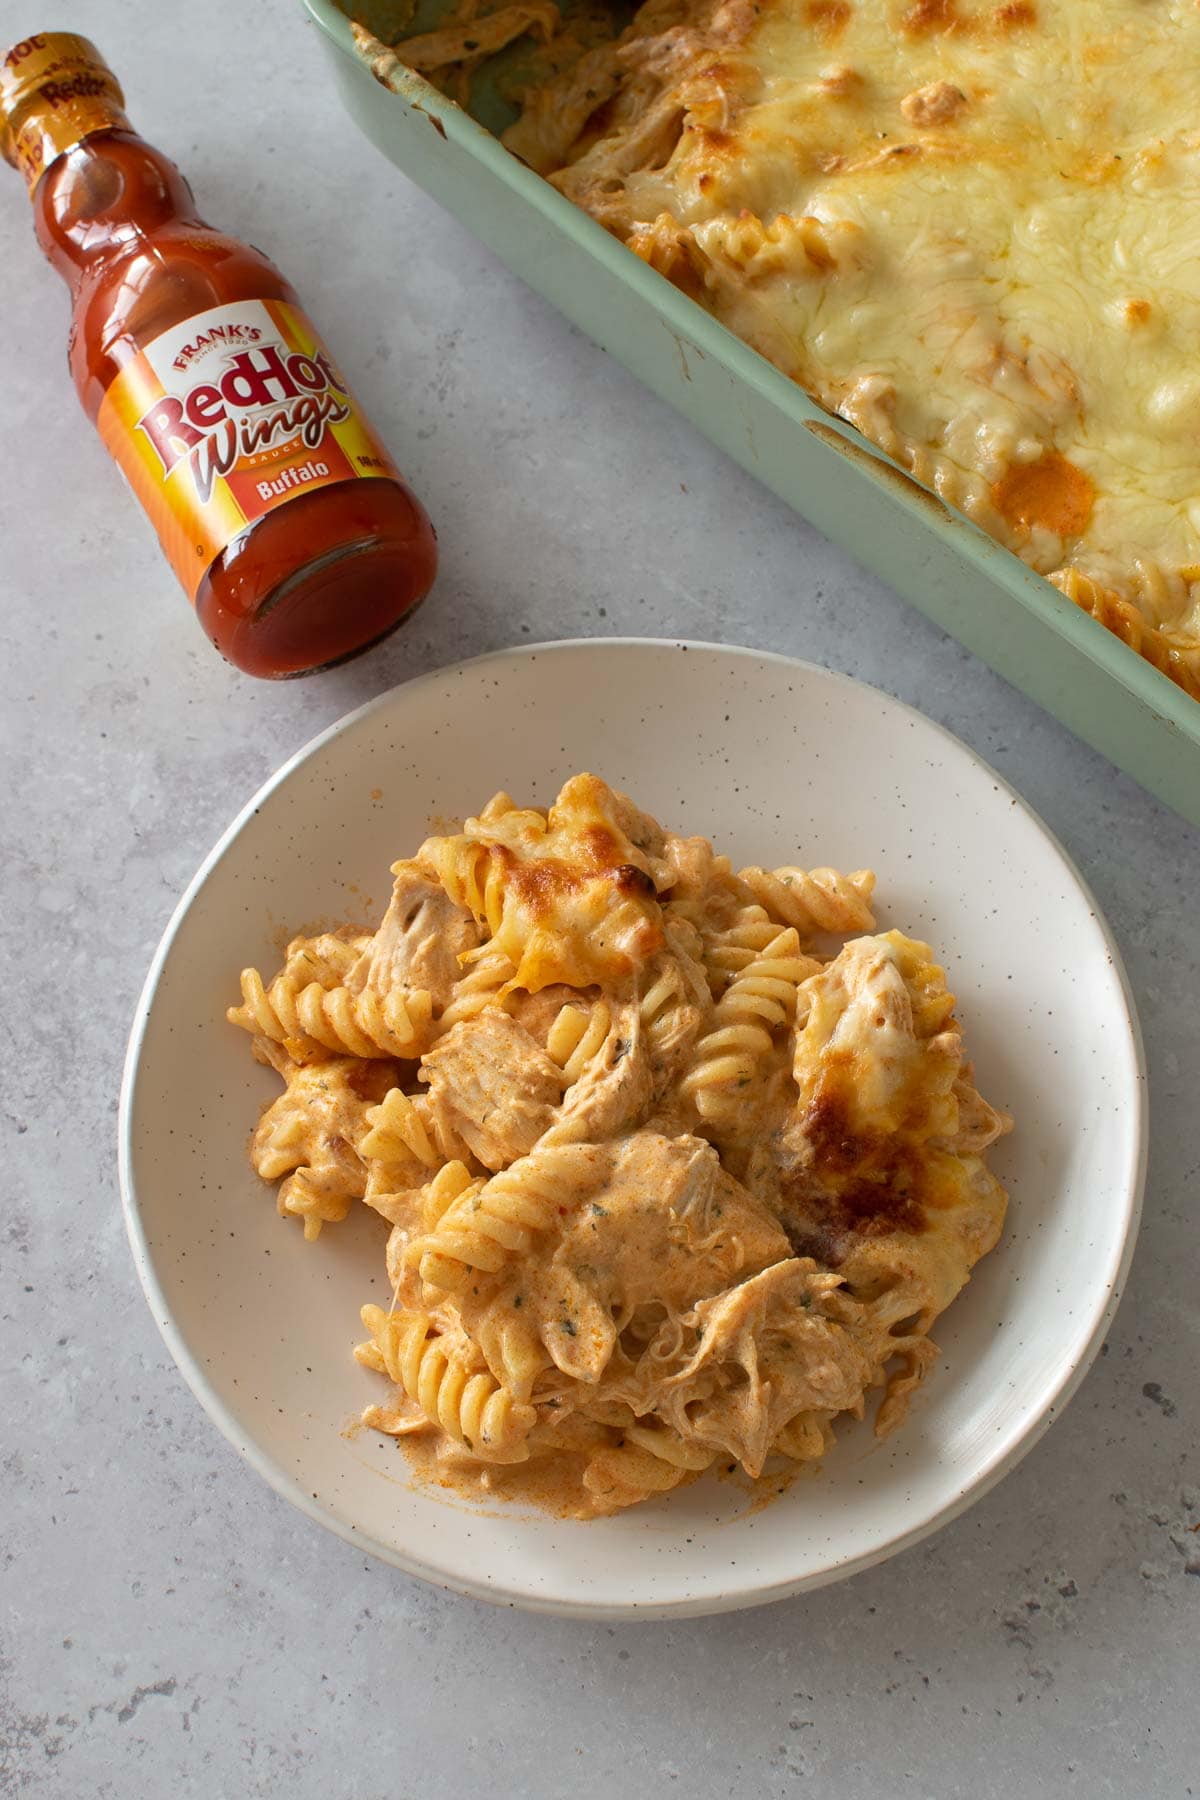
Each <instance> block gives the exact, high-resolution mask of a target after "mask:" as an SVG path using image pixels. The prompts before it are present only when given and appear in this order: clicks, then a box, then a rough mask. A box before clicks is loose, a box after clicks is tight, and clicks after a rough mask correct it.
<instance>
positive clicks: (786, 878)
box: [739, 868, 875, 937]
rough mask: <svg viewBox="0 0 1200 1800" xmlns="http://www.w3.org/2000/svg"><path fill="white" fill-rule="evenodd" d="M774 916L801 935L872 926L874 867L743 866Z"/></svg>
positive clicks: (744, 877)
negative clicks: (847, 872)
mask: <svg viewBox="0 0 1200 1800" xmlns="http://www.w3.org/2000/svg"><path fill="white" fill-rule="evenodd" d="M739 873H740V875H741V879H742V880H743V881H744V882H745V883H746V886H747V887H748V888H749V889H750V890H751V892H752V893H753V895H754V898H755V899H756V900H757V901H758V903H759V905H760V906H762V907H763V908H764V909H765V911H766V912H767V913H769V914H770V916H771V918H772V919H777V920H778V921H779V923H780V924H781V925H793V926H794V927H795V928H796V930H797V931H798V932H799V933H800V935H801V936H802V937H809V936H811V935H812V933H813V932H817V931H831V932H851V931H873V930H874V928H875V918H874V915H873V913H872V912H871V908H870V905H869V901H870V897H871V894H872V892H873V890H874V887H875V877H874V875H873V874H872V873H871V871H870V869H856V870H855V871H854V873H853V874H852V875H842V874H840V873H839V871H838V870H837V869H808V870H805V869H791V868H784V869H759V868H749V869H742V870H740V871H739Z"/></svg>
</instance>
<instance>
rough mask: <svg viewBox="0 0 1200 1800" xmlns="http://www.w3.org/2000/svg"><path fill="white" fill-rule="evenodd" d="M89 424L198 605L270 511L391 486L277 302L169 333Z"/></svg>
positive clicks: (346, 403)
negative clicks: (315, 493) (216, 564)
mask: <svg viewBox="0 0 1200 1800" xmlns="http://www.w3.org/2000/svg"><path fill="white" fill-rule="evenodd" d="M97 426H98V429H99V432H100V436H101V437H102V438H103V440H104V442H105V444H106V445H107V447H108V450H109V453H110V455H111V456H113V457H114V458H115V460H116V462H117V463H118V464H119V466H120V468H121V469H122V471H123V472H124V474H125V476H126V479H127V480H128V482H129V485H130V486H131V487H132V489H133V491H134V493H135V494H136V495H137V497H138V499H139V500H140V501H141V503H142V505H143V507H144V508H145V509H146V511H147V513H149V515H150V518H151V520H152V521H153V523H154V528H155V530H156V531H157V532H158V535H159V539H160V541H161V543H162V547H163V549H164V551H165V552H166V554H167V556H168V558H169V559H170V562H171V565H172V567H173V568H174V570H175V572H176V574H177V575H178V576H179V579H180V581H181V582H182V583H183V585H184V587H185V588H186V590H187V592H188V595H189V597H190V598H191V599H193V600H194V599H195V597H196V591H197V589H198V588H199V586H200V582H201V580H202V579H203V576H204V573H205V571H206V570H207V569H208V568H209V566H210V565H211V564H212V562H213V561H214V560H215V559H216V558H217V557H218V556H219V555H220V554H221V552H222V551H223V550H224V549H225V548H226V546H227V545H229V544H230V543H232V541H233V540H234V538H236V537H238V536H239V535H240V533H241V532H243V531H245V530H246V528H247V526H249V525H252V524H253V523H254V522H255V520H256V519H260V518H262V516H263V514H264V513H268V512H270V511H271V510H272V509H273V508H274V507H276V506H283V505H286V503H287V502H288V501H289V500H292V499H294V498H295V497H296V496H297V495H298V494H303V493H308V492H310V491H311V490H312V489H314V488H319V487H327V486H328V485H329V484H330V483H331V482H335V481H347V480H350V479H351V478H353V477H357V476H380V475H382V476H390V477H392V478H393V479H398V471H397V469H396V467H395V465H394V463H393V462H392V460H391V458H390V457H389V455H388V453H387V451H386V450H385V449H384V447H383V445H382V443H381V442H380V441H379V439H378V438H377V437H376V435H375V433H374V432H373V431H372V429H371V427H370V425H369V424H368V423H367V421H366V419H365V418H364V417H363V415H362V413H361V412H360V411H359V408H358V405H357V403H356V401H355V400H354V397H353V396H352V394H351V393H350V392H349V390H348V388H347V387H346V384H345V382H344V381H343V379H342V377H341V376H340V374H339V373H338V371H337V369H336V367H335V366H334V364H333V363H332V362H331V360H330V357H329V353H328V351H327V350H326V349H325V346H324V344H323V343H322V342H321V340H320V338H319V337H318V336H317V334H316V332H315V331H314V330H313V328H312V326H311V324H310V323H309V321H308V320H307V318H306V317H305V316H304V314H303V313H302V312H301V311H300V310H299V309H298V308H297V307H294V306H289V305H288V304H287V303H286V302H284V301H281V300H244V301H240V302H238V303H236V304H232V305H229V306H214V307H211V308H210V309H209V310H208V311H207V312H202V313H196V314H194V315H193V316H192V317H191V318H190V319H187V320H185V321H184V322H183V323H182V324H180V325H173V326H172V327H171V328H170V330H169V331H164V332H163V333H162V335H161V336H160V337H156V338H155V339H153V341H152V342H151V343H149V344H148V345H147V346H146V348H145V349H144V350H143V351H141V353H140V354H139V355H138V356H136V357H135V358H134V359H133V361H132V362H130V363H128V364H127V365H126V367H125V368H123V369H122V370H121V373H120V374H119V375H118V376H117V378H116V380H115V381H114V382H113V383H112V385H111V386H110V387H109V389H108V391H107V393H106V394H105V396H104V399H103V401H102V403H101V406H100V415H99V418H98V420H97Z"/></svg>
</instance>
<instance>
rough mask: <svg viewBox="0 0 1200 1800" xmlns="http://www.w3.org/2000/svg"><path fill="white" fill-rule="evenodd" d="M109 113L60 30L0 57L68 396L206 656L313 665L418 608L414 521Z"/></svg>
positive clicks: (423, 588)
mask: <svg viewBox="0 0 1200 1800" xmlns="http://www.w3.org/2000/svg"><path fill="white" fill-rule="evenodd" d="M123 108H124V98H123V96H122V93H121V89H120V88H119V86H118V85H117V81H116V78H115V76H114V75H113V73H112V71H111V70H110V69H109V68H108V67H107V66H106V65H105V63H104V62H103V61H102V60H101V58H100V56H99V54H98V52H97V51H96V49H95V48H94V46H93V45H92V44H90V43H89V42H88V40H87V39H86V38H82V37H77V36H75V35H74V34H73V33H70V32H45V33H41V34H39V35H37V36H34V37H28V38H25V39H23V40H22V41H21V42H20V43H18V44H15V45H14V46H13V48H12V49H11V50H9V52H8V53H7V55H6V56H5V57H4V60H3V64H2V65H0V149H2V150H3V153H4V155H5V157H6V158H7V160H8V161H9V162H11V163H13V164H14V165H15V166H16V167H17V168H18V169H19V170H20V171H21V172H22V174H24V176H25V177H26V179H27V181H28V184H29V189H30V195H31V198H32V201H33V210H34V221H35V226H36V231H37V236H38V241H39V243H40V244H41V246H42V249H43V250H44V252H45V254H46V256H47V257H48V258H49V260H50V262H51V263H52V264H53V266H54V267H55V268H56V269H57V270H58V272H59V274H60V275H62V276H63V277H64V279H65V280H66V281H67V283H68V284H69V286H70V289H71V294H72V301H73V312H72V325H71V339H70V365H71V374H72V376H73V377H74V381H75V387H76V389H77V391H78V393H79V398H80V400H81V401H82V402H83V407H84V410H85V411H86V413H87V414H88V417H89V418H90V419H91V420H92V421H93V422H94V423H95V425H96V426H97V428H98V430H99V432H100V435H101V437H102V438H103V440H104V442H105V444H106V445H107V447H108V449H109V451H110V453H111V454H112V456H113V457H114V458H115V459H116V461H117V463H118V465H119V467H120V468H121V470H122V471H123V473H124V474H125V476H126V478H127V480H128V482H129V485H130V486H131V488H132V489H133V491H134V493H135V494H136V495H137V497H138V499H139V500H140V501H141V503H142V505H143V507H144V508H145V509H146V511H147V513H148V514H149V515H150V518H151V520H152V521H153V523H154V525H155V528H156V529H157V531H158V535H159V538H160V540H161V542H162V546H163V549H164V551H165V552H166V554H167V557H168V558H169V560H170V562H171V563H172V565H173V567H174V569H175V572H176V574H177V575H178V576H179V579H180V580H181V582H182V583H183V586H184V588H185V589H186V591H187V593H188V594H189V596H190V597H191V599H192V601H193V602H194V604H195V608H196V613H197V616H198V617H199V620H200V623H201V625H202V626H203V627H204V629H205V631H206V632H207V633H208V636H209V637H210V638H211V640H212V642H213V643H214V644H215V645H216V647H217V649H218V650H219V651H220V652H221V654H222V655H223V656H225V657H227V658H228V660H229V661H230V662H232V663H235V664H236V665H237V666H238V668H240V669H244V670H246V671H247V673H249V674H251V675H262V676H275V677H278V676H285V675H301V674H304V673H306V672H308V671H309V670H312V669H319V668H324V667H326V666H327V665H328V664H330V663H334V662H338V661H340V660H341V659H342V658H344V657H347V656H352V655H354V654H355V653H356V652H357V651H360V650H364V649H366V648H367V647H368V646H369V645H370V644H373V643H375V642H376V641H377V640H378V639H379V638H381V637H384V636H386V635H387V633H388V632H389V631H391V630H393V629H394V627H395V626H396V625H398V624H399V623H400V621H401V619H402V618H403V617H404V616H405V614H407V613H408V612H410V611H411V610H412V608H413V607H414V606H416V605H417V603H418V601H420V600H422V599H423V598H424V596H425V594H426V593H427V592H428V591H429V588H430V587H431V585H432V583H433V578H434V574H435V572H436V568H437V546H436V540H435V537H434V532H433V528H432V526H431V525H430V523H429V519H428V517H427V516H426V513H425V510H424V508H423V507H422V505H421V503H420V501H419V500H418V499H417V498H416V496H415V495H414V494H412V493H411V492H410V490H409V489H408V487H407V486H406V485H405V483H404V481H403V480H402V479H401V476H400V473H399V471H398V470H397V468H396V467H395V465H394V464H393V462H392V460H391V458H390V457H389V455H388V453H387V451H386V449H385V448H384V446H383V445H382V443H381V442H380V441H379V439H378V438H377V437H376V435H375V433H374V432H373V430H372V429H371V426H370V425H369V424H368V423H367V420H366V419H365V418H364V416H363V414H362V412H361V410H360V408H359V406H358V403H357V401H356V400H355V399H354V397H353V395H352V394H351V393H350V391H349V389H348V388H347V386H346V383H345V381H344V380H343V378H342V376H341V375H340V373H339V372H338V369H337V366H336V364H335V363H334V362H333V361H332V360H331V358H330V356H329V353H328V351H327V350H326V349H325V346H324V344H323V343H322V341H321V339H320V338H319V337H318V336H317V334H316V332H315V331H314V329H313V327H312V325H311V324H310V323H309V320H308V319H307V317H306V316H305V314H304V312H303V311H302V310H301V308H300V305H299V302H298V300H297V297H296V294H295V293H294V292H293V290H292V288H291V287H289V285H288V283H287V282H286V281H285V280H284V279H283V277H282V275H280V273H279V271H278V270H277V269H276V268H275V267H274V265H273V264H272V263H270V262H268V260H267V258H266V257H265V256H263V255H262V254H261V253H260V252H259V251H257V250H254V249H252V248H251V247H250V246H249V245H248V244H243V243H239V242H238V241H237V240H236V239H234V238H230V237H225V236H223V235H222V234H221V233H220V232H217V231H214V230H213V229H212V227H211V226H209V225H206V224H205V223H204V221H203V220H202V219H201V218H199V217H198V215H197V213H196V210H195V204H194V202H193V199H192V194H191V190H190V188H189V187H188V185H187V183H186V181H185V180H184V179H183V177H182V175H180V173H179V171H178V170H177V169H176V168H175V166H174V164H173V163H171V162H169V161H168V160H167V158H166V157H165V156H163V155H162V153H161V152H160V151H158V150H155V149H153V148H152V147H151V145H149V144H147V143H146V142H145V141H144V139H142V138H140V137H138V136H137V135H136V133H135V132H134V131H133V130H132V128H131V127H130V124H129V121H128V119H127V118H126V117H125V113H124V110H123Z"/></svg>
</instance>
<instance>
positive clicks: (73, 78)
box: [0, 31, 129, 193]
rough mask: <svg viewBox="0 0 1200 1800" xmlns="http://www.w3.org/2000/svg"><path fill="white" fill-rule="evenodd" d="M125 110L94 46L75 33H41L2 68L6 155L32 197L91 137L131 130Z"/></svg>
mask: <svg viewBox="0 0 1200 1800" xmlns="http://www.w3.org/2000/svg"><path fill="white" fill-rule="evenodd" d="M124 107H125V96H124V94H122V92H121V89H120V85H119V83H118V81H117V78H116V76H115V75H114V74H113V72H112V70H111V69H110V68H109V66H108V64H107V63H106V62H105V61H104V58H103V57H102V56H101V55H100V52H99V51H98V50H97V49H96V46H95V45H94V44H92V43H89V42H88V40H87V38H85V37H77V36H76V35H75V33H74V32H73V31H40V32H37V33H36V34H35V35H34V36H33V37H27V38H22V39H21V41H20V43H19V44H14V45H13V47H12V49H11V50H10V51H9V52H8V54H7V55H6V56H5V57H4V60H3V62H0V153H2V154H3V155H4V157H5V160H6V161H8V162H10V163H12V165H13V167H14V168H17V169H19V170H20V171H21V173H22V175H23V176H24V177H25V180H26V182H27V183H28V184H29V191H30V193H32V192H33V190H34V188H35V187H36V186H37V184H38V182H39V180H40V179H41V177H42V175H43V173H44V172H45V170H46V169H47V168H49V166H50V164H51V163H52V162H53V161H54V159H55V157H57V156H61V155H62V153H63V151H64V150H69V149H70V148H71V146H72V145H73V144H77V143H79V142H80V140H81V139H82V138H85V137H87V136H88V134H89V133H90V132H93V131H110V130H112V129H114V128H124V129H128V127H129V120H128V119H127V118H126V117H125V112H124Z"/></svg>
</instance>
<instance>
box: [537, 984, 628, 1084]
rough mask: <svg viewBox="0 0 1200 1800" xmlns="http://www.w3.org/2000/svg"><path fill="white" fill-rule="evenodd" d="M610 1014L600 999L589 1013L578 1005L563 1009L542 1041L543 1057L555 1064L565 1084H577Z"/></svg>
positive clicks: (602, 1037)
mask: <svg viewBox="0 0 1200 1800" xmlns="http://www.w3.org/2000/svg"><path fill="white" fill-rule="evenodd" d="M611 1020H612V1015H611V1013H610V1012H609V1009H608V1007H607V1006H606V1005H605V1003H604V1001H603V1000H600V1001H598V1002H597V1004H596V1005H595V1006H593V1007H592V1009H591V1011H590V1012H585V1011H583V1009H582V1008H581V1007H578V1006H570V1005H568V1006H564V1007H563V1009H562V1011H561V1012H560V1013H559V1015H558V1017H557V1019H555V1021H554V1024H553V1025H552V1026H551V1027H550V1035H549V1036H548V1038H547V1039H546V1054H547V1056H551V1057H553V1059H554V1061H555V1062H556V1063H558V1064H559V1066H560V1068H561V1069H562V1072H563V1074H564V1075H565V1076H566V1078H567V1081H568V1083H571V1082H574V1081H578V1080H579V1077H580V1076H581V1075H582V1074H583V1071H584V1070H585V1069H586V1068H587V1066H588V1064H589V1063H590V1062H591V1060H592V1058H593V1057H594V1056H596V1055H597V1054H598V1053H599V1051H600V1049H601V1047H602V1045H603V1043H604V1040H605V1038H606V1037H607V1036H608V1028H609V1025H610V1023H611Z"/></svg>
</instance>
